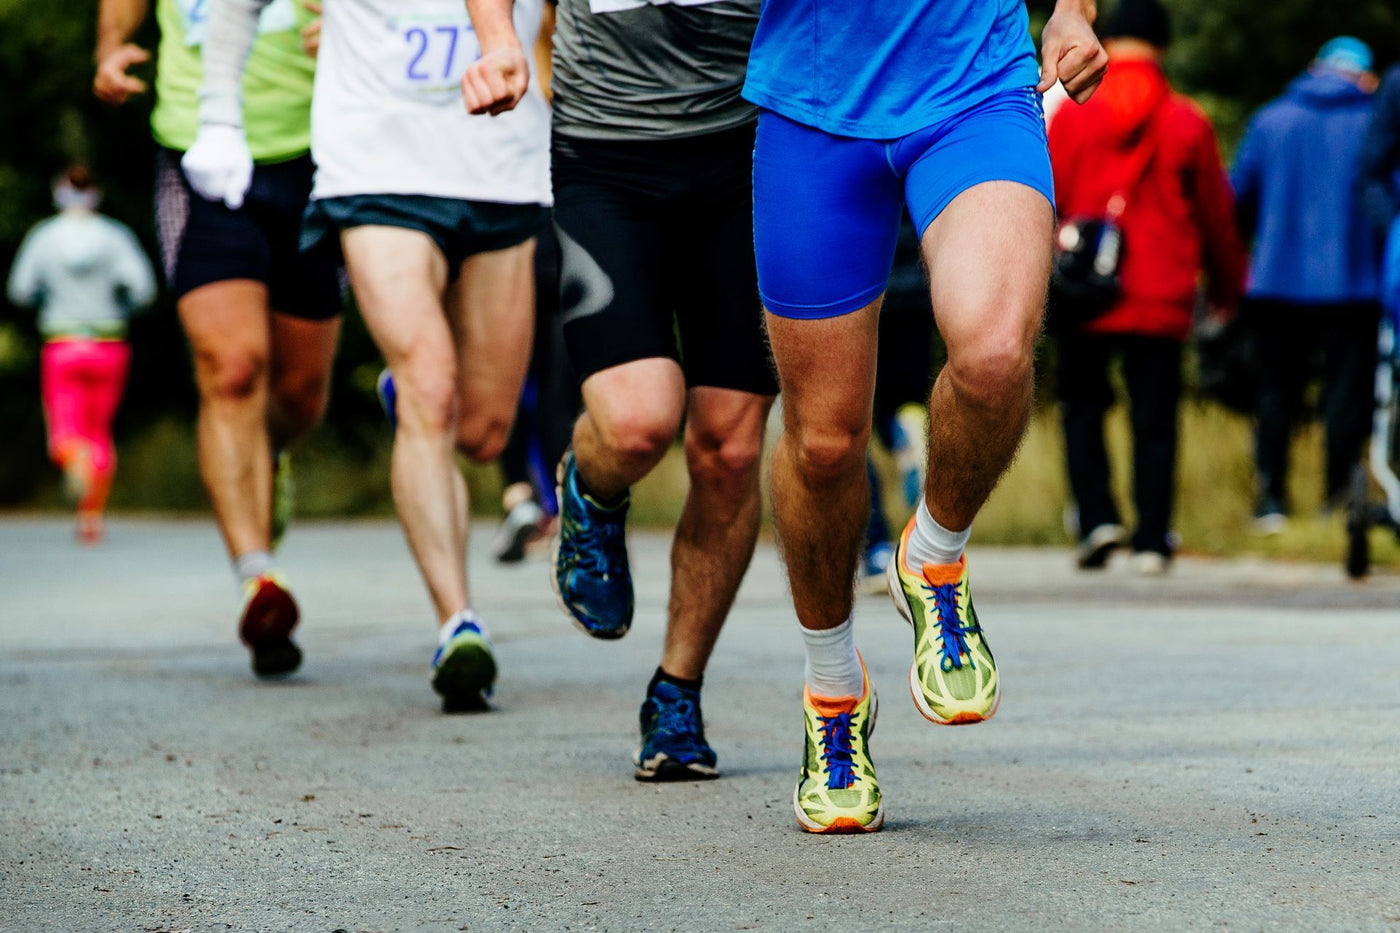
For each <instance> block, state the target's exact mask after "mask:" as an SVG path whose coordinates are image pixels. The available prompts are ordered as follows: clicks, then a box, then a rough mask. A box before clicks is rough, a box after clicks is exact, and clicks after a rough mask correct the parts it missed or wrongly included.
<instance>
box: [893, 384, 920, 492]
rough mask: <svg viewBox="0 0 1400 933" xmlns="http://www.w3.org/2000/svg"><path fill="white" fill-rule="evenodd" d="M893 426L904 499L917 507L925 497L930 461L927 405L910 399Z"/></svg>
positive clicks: (902, 407) (900, 407)
mask: <svg viewBox="0 0 1400 933" xmlns="http://www.w3.org/2000/svg"><path fill="white" fill-rule="evenodd" d="M890 427H891V430H890V434H891V435H892V440H893V441H894V449H893V451H892V452H893V453H894V462H895V466H897V467H898V468H899V485H900V489H902V490H903V491H904V502H905V503H906V504H907V505H908V506H909V508H911V509H912V508H917V507H918V505H919V500H920V499H921V498H923V494H924V471H925V470H926V469H927V464H928V413H927V412H926V411H925V410H924V406H922V405H919V404H917V403H915V402H907V403H905V404H903V405H901V406H899V409H898V410H897V411H895V413H894V424H892V425H891V426H890Z"/></svg>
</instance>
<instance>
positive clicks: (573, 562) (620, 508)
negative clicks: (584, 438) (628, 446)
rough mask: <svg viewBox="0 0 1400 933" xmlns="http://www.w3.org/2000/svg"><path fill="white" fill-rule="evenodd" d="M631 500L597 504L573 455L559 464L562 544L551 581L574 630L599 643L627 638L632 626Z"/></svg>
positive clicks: (559, 543)
mask: <svg viewBox="0 0 1400 933" xmlns="http://www.w3.org/2000/svg"><path fill="white" fill-rule="evenodd" d="M628 504H629V500H628V498H627V497H626V496H624V497H623V499H622V501H621V502H619V503H618V504H616V505H613V506H605V505H602V504H600V503H598V502H597V501H595V500H594V499H593V498H592V497H591V496H589V495H588V494H587V493H585V492H584V491H583V489H582V488H581V487H580V485H579V478H578V467H577V466H576V464H575V463H574V454H573V451H569V452H568V453H567V454H565V455H564V459H563V460H562V461H561V462H560V464H559V518H560V523H559V540H558V542H557V543H556V544H555V546H554V572H553V575H552V576H551V580H552V581H553V583H554V593H555V595H556V596H558V597H559V604H560V605H561V606H563V607H564V611H565V612H567V613H568V614H569V617H570V618H572V619H573V620H574V625H576V626H578V627H579V628H581V629H583V630H584V631H585V632H587V633H588V634H589V635H592V636H593V637H594V638H608V639H611V638H621V637H622V636H623V635H626V634H627V629H628V628H630V627H631V625H632V609H633V597H632V573H631V571H630V570H629V569H628V564H627V541H626V539H625V537H624V532H625V530H626V522H627V508H628Z"/></svg>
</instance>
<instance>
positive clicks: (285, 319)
mask: <svg viewBox="0 0 1400 933" xmlns="http://www.w3.org/2000/svg"><path fill="white" fill-rule="evenodd" d="M339 337H340V318H338V317H337V318H331V319H329V320H325V321H311V320H306V319H304V318H298V317H293V316H292V315H290V314H283V313H282V312H280V311H276V310H274V311H273V313H272V381H271V397H270V399H269V404H268V415H267V421H268V430H269V432H270V433H271V437H272V445H273V446H274V447H276V448H278V449H281V448H283V447H286V446H287V445H289V444H291V443H292V442H293V441H295V440H297V439H298V438H300V437H302V436H303V435H304V434H306V433H307V432H308V431H310V430H311V429H312V428H314V427H315V426H316V424H317V423H318V422H319V421H320V420H321V417H322V416H323V415H324V414H325V413H326V403H327V402H328V401H329V399H330V391H331V364H332V363H333V362H334V361H335V346H336V341H337V340H338V339H339Z"/></svg>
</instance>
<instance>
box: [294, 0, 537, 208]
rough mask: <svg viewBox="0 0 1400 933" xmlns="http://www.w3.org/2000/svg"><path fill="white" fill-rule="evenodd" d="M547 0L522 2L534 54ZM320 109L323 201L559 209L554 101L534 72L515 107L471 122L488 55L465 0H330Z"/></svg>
mask: <svg viewBox="0 0 1400 933" xmlns="http://www.w3.org/2000/svg"><path fill="white" fill-rule="evenodd" d="M541 5H542V0H516V2H515V13H514V18H515V29H516V33H517V34H518V35H519V37H520V42H521V44H522V45H523V46H524V48H525V49H526V50H527V55H528V50H529V49H531V48H533V47H534V43H535V38H536V35H537V34H538V32H539V27H540V14H541ZM324 9H325V12H324V14H323V17H324V18H323V20H322V32H321V50H320V56H319V60H318V62H317V65H316V92H315V94H314V96H313V102H312V107H311V153H312V155H313V156H314V158H315V160H316V184H315V190H314V192H313V193H312V197H314V198H334V197H343V196H346V195H355V194H417V195H433V196H436V197H445V198H463V199H466V200H473V201H497V202H502V203H508V204H550V203H551V197H550V183H549V105H548V104H546V103H545V100H544V97H543V95H541V94H540V92H539V90H538V88H537V86H536V81H535V80H534V76H533V75H532V76H531V81H530V90H529V92H528V93H527V94H526V95H525V98H524V99H523V100H522V101H521V102H520V104H519V106H517V107H516V108H515V110H513V111H511V112H509V113H506V114H502V115H501V116H498V117H491V116H471V115H470V114H468V113H467V111H466V108H465V107H464V106H463V104H462V90H461V81H462V73H463V72H464V71H465V70H466V68H467V66H468V65H469V64H471V63H472V62H474V61H476V60H477V59H478V58H479V57H480V56H481V48H480V45H479V44H478V43H477V38H476V33H475V32H474V31H473V29H472V25H471V20H470V19H469V18H468V17H467V13H466V4H465V3H463V0H329V2H327V3H325V5H324Z"/></svg>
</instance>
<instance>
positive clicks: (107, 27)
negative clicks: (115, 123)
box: [92, 0, 151, 104]
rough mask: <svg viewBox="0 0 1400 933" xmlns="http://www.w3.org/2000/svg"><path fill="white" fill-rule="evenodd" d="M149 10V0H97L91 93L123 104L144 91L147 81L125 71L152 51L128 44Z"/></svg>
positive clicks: (110, 102) (146, 58)
mask: <svg viewBox="0 0 1400 933" xmlns="http://www.w3.org/2000/svg"><path fill="white" fill-rule="evenodd" d="M148 12H150V2H149V0H100V2H99V4H98V7H97V51H96V53H95V54H94V55H93V58H94V60H95V61H96V62H97V73H96V74H95V75H94V76H93V79H92V93H93V94H95V95H96V96H97V98H98V100H102V101H106V102H107V103H109V104H124V103H126V102H127V100H128V99H130V98H131V97H132V95H135V94H143V93H145V91H146V82H145V81H142V80H141V79H140V78H133V77H132V76H131V75H129V74H127V73H126V70H127V69H128V68H130V67H131V66H132V65H139V64H141V63H142V62H144V61H147V60H149V59H150V57H151V53H150V52H147V51H146V50H145V49H143V48H141V47H140V46H139V45H134V44H132V43H131V41H130V40H131V37H132V36H133V35H135V34H136V30H137V29H139V28H140V27H141V24H142V23H143V22H145V19H146V14H147V13H148Z"/></svg>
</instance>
